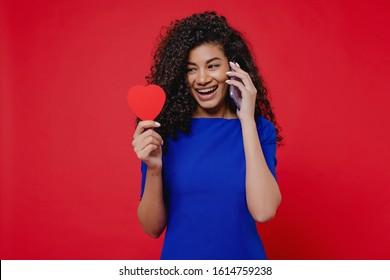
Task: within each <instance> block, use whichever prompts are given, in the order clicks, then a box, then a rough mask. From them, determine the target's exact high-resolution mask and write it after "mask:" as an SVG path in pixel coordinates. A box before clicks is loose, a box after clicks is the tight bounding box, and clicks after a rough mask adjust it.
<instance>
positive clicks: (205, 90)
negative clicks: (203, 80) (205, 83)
mask: <svg viewBox="0 0 390 280" xmlns="http://www.w3.org/2000/svg"><path fill="white" fill-rule="evenodd" d="M217 88H218V86H214V87H209V88H202V89H196V92H197V93H199V94H202V95H207V94H210V93H213V92H214V91H216V90H217Z"/></svg>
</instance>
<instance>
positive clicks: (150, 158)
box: [132, 121, 163, 171]
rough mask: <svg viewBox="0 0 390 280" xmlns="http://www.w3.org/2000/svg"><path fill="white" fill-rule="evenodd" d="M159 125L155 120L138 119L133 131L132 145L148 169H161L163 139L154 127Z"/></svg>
mask: <svg viewBox="0 0 390 280" xmlns="http://www.w3.org/2000/svg"><path fill="white" fill-rule="evenodd" d="M160 126H161V125H160V124H159V123H158V122H155V121H140V122H139V123H138V125H137V128H136V129H135V132H134V137H133V142H132V145H133V147H134V152H135V153H136V155H137V157H138V158H139V159H140V160H141V161H142V162H143V163H145V164H146V165H147V166H148V169H149V170H154V171H161V169H162V148H161V146H162V144H163V139H162V137H161V135H160V134H158V133H157V132H156V131H154V128H157V127H160Z"/></svg>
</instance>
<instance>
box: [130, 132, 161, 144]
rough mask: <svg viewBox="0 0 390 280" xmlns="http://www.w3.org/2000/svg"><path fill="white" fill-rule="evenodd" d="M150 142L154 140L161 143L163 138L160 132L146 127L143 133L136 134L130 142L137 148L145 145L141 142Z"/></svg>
mask: <svg viewBox="0 0 390 280" xmlns="http://www.w3.org/2000/svg"><path fill="white" fill-rule="evenodd" d="M147 139H148V140H147ZM152 140H153V141H152ZM151 142H154V143H156V144H158V145H162V144H163V138H162V137H161V135H160V134H158V133H157V132H156V131H154V130H153V129H148V130H146V131H144V132H143V133H141V134H140V135H136V136H135V138H134V140H133V142H132V145H133V147H134V148H136V147H138V149H142V148H143V147H144V146H145V144H142V143H146V144H148V143H151ZM139 147H141V148H139Z"/></svg>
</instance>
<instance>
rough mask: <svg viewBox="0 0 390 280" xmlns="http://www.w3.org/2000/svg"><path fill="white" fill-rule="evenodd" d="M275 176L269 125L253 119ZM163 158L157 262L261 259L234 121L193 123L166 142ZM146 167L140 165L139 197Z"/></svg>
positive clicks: (238, 128) (273, 143) (237, 125)
mask: <svg viewBox="0 0 390 280" xmlns="http://www.w3.org/2000/svg"><path fill="white" fill-rule="evenodd" d="M256 124H257V130H258V134H259V138H260V142H261V146H262V150H263V153H264V156H265V159H266V162H267V164H268V167H269V169H270V171H271V173H272V174H273V175H274V176H275V178H276V174H275V166H276V157H275V154H276V142H277V141H276V133H275V128H274V126H273V124H272V123H271V122H270V121H268V120H267V119H265V118H264V117H259V118H257V120H256ZM168 142H169V146H168V153H167V154H166V155H164V156H163V188H164V200H165V204H166V209H167V215H168V219H167V228H166V235H165V240H164V245H163V249H162V253H161V259H176V260H179V259H184V260H195V259H203V260H210V259H220V260H225V259H266V254H265V251H264V247H263V244H262V242H261V239H260V237H259V235H258V232H257V229H256V222H255V221H254V220H253V218H252V216H251V214H250V213H249V210H248V207H247V204H246V198H245V154H244V147H243V139H242V132H241V123H240V120H239V119H222V118H194V119H192V127H191V132H190V134H184V133H179V138H178V139H177V140H172V139H168ZM146 169H147V167H146V165H145V164H142V173H143V180H142V190H141V194H142V193H143V189H144V184H145V177H146Z"/></svg>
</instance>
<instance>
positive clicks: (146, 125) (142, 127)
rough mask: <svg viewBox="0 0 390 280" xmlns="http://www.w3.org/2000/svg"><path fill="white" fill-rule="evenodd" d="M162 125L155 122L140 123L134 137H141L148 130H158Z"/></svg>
mask: <svg viewBox="0 0 390 280" xmlns="http://www.w3.org/2000/svg"><path fill="white" fill-rule="evenodd" d="M160 126H161V124H160V123H158V122H155V121H140V122H139V123H138V125H137V128H136V129H135V131H134V136H136V135H140V134H141V133H142V132H144V131H145V129H148V128H157V127H160Z"/></svg>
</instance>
